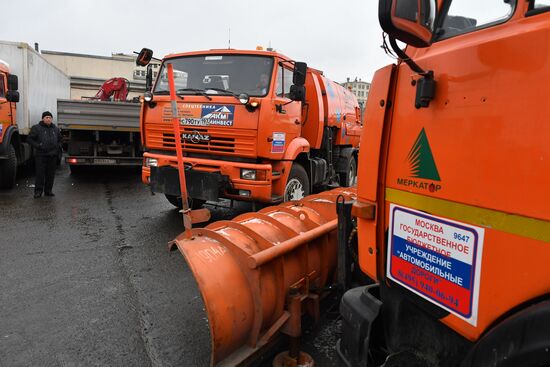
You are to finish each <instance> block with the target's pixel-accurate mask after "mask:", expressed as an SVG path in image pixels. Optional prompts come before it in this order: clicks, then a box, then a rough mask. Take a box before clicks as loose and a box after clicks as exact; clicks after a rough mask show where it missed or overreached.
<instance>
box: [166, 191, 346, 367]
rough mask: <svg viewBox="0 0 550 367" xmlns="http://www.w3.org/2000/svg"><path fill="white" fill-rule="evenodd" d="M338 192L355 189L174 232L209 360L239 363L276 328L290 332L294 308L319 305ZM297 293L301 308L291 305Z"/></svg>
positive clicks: (333, 244) (332, 246) (331, 259)
mask: <svg viewBox="0 0 550 367" xmlns="http://www.w3.org/2000/svg"><path fill="white" fill-rule="evenodd" d="M339 196H343V197H344V198H345V199H346V200H353V199H355V190H354V189H353V188H351V189H350V188H338V189H335V190H331V191H328V192H324V193H321V194H316V195H311V196H308V197H306V198H304V199H302V200H300V201H298V202H287V203H284V204H281V205H279V206H274V207H269V208H265V209H262V210H260V211H259V212H256V213H247V214H243V215H240V216H238V217H236V218H234V219H233V220H231V221H220V222H215V223H212V224H210V225H208V226H207V227H205V228H195V229H193V230H192V236H191V237H190V238H186V237H185V236H183V234H182V235H179V236H178V238H176V240H175V244H176V245H177V247H178V249H179V250H180V251H181V253H182V254H183V255H184V257H185V260H186V261H187V263H188V264H189V267H190V268H191V270H192V271H193V274H194V276H195V278H196V280H197V283H198V285H199V289H200V291H201V294H202V298H203V301H204V304H205V307H206V312H207V316H208V320H209V326H210V333H211V340H212V359H211V364H212V365H213V366H223V365H238V364H239V363H241V362H243V361H245V360H247V359H249V358H250V357H251V356H253V355H254V353H255V352H257V351H258V350H260V349H261V348H262V347H263V346H265V345H266V344H268V343H269V341H271V340H272V339H273V337H274V336H275V335H276V334H277V333H279V332H284V333H286V334H287V335H290V336H291V337H296V336H297V335H295V334H296V330H300V329H299V328H297V327H296V325H295V323H296V315H295V313H296V311H295V310H296V309H302V310H310V312H313V313H315V312H314V310H318V300H319V295H320V292H321V291H320V290H321V289H323V288H324V287H325V286H327V285H331V284H334V282H335V280H336V265H337V262H336V259H337V251H338V249H337V242H338V241H337V239H336V236H337V234H336V224H337V213H336V201H337V199H338V197H339ZM297 295H299V299H300V300H301V301H300V302H301V307H292V308H289V306H288V305H289V304H293V303H292V302H289V300H291V299H295V298H296V297H297ZM295 306H296V305H295ZM312 310H313V311H312ZM300 315H301V312H300ZM300 315H298V319H299V318H300ZM313 316H314V317H315V315H313Z"/></svg>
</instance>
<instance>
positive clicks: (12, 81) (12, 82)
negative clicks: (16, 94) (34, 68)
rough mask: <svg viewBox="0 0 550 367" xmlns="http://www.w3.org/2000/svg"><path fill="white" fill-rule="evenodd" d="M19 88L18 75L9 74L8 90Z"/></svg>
mask: <svg viewBox="0 0 550 367" xmlns="http://www.w3.org/2000/svg"><path fill="white" fill-rule="evenodd" d="M18 89H19V81H18V79H17V75H14V74H10V75H8V90H13V91H16V90H18Z"/></svg>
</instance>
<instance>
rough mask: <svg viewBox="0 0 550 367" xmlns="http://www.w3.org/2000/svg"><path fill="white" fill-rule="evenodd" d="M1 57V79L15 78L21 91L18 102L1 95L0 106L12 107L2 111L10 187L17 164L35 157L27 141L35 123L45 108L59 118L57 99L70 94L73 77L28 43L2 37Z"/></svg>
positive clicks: (4, 175) (0, 157)
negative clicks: (3, 39) (3, 97)
mask: <svg viewBox="0 0 550 367" xmlns="http://www.w3.org/2000/svg"><path fill="white" fill-rule="evenodd" d="M0 60H3V62H4V63H3V64H4V65H5V67H4V70H5V71H4V72H3V73H0V78H1V80H0V82H2V83H3V84H4V85H5V86H6V87H8V85H7V83H6V82H5V81H6V80H7V79H8V78H11V80H12V81H13V80H14V79H15V80H17V83H15V84H17V87H18V88H17V89H18V91H19V101H18V102H10V101H7V100H5V99H4V100H2V98H1V97H0V106H1V107H0V108H5V109H8V108H9V109H10V112H7V113H6V114H0V116H1V120H0V186H1V188H4V189H9V188H11V187H13V185H14V183H15V175H16V171H17V167H18V166H20V165H22V164H24V163H26V162H27V161H29V160H30V159H31V158H32V149H31V146H30V145H29V144H27V143H26V140H27V135H28V134H29V132H30V129H31V127H32V125H34V124H36V123H38V122H39V121H40V119H41V114H42V112H43V111H50V112H51V113H52V114H53V117H54V121H56V120H57V99H59V98H65V99H66V98H69V97H70V90H71V81H70V78H69V77H68V76H67V75H66V74H65V73H63V72H62V71H61V70H59V69H58V68H56V67H55V66H54V65H52V64H50V63H49V62H48V61H46V60H45V59H44V58H43V57H42V56H41V55H40V53H38V52H36V51H35V50H34V49H33V48H32V47H30V46H29V45H28V44H26V43H18V42H7V41H0ZM14 76H17V78H14ZM13 86H14V84H13V83H12V87H13ZM13 152H15V154H13ZM60 154H61V152H60Z"/></svg>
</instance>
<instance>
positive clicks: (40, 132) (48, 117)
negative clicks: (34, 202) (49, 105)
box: [27, 111, 62, 198]
mask: <svg viewBox="0 0 550 367" xmlns="http://www.w3.org/2000/svg"><path fill="white" fill-rule="evenodd" d="M61 139H62V138H61V132H60V131H59V128H58V127H57V126H55V124H54V123H53V116H52V114H51V113H50V112H48V111H45V112H44V113H42V121H40V122H39V123H38V124H36V125H34V126H33V127H32V128H31V132H30V134H29V136H28V137H27V142H28V143H29V144H30V145H32V146H33V147H34V156H35V162H36V178H35V182H34V197H35V198H39V197H41V196H42V192H44V195H46V196H54V193H53V192H52V188H53V180H54V177H55V169H56V167H57V157H58V154H59V152H60V149H61Z"/></svg>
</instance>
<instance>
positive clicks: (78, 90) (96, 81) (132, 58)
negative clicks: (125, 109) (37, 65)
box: [35, 45, 160, 99]
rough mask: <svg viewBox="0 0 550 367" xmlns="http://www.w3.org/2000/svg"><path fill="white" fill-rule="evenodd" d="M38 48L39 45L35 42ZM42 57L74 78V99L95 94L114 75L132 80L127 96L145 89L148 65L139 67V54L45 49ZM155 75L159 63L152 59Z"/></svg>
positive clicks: (129, 96)
mask: <svg viewBox="0 0 550 367" xmlns="http://www.w3.org/2000/svg"><path fill="white" fill-rule="evenodd" d="M35 48H38V45H35ZM42 56H43V57H44V58H45V59H46V60H48V61H49V62H50V63H51V64H53V65H55V66H56V67H57V68H59V69H61V70H62V71H63V72H64V73H65V74H67V75H68V76H70V78H71V99H81V98H82V97H93V96H95V95H96V93H97V91H98V90H99V88H100V87H101V85H102V84H103V83H104V82H105V81H106V80H109V79H111V78H115V77H121V78H126V79H127V80H128V81H129V82H130V85H129V92H130V93H129V94H128V98H129V99H130V98H133V97H137V96H139V95H141V94H143V92H144V91H145V75H146V68H145V67H143V66H136V55H128V54H122V53H114V54H112V55H111V56H97V55H86V54H76V53H69V52H57V51H46V50H44V51H42ZM151 63H152V67H153V78H155V77H156V76H157V72H158V70H159V65H160V62H158V61H155V60H152V61H151Z"/></svg>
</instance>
